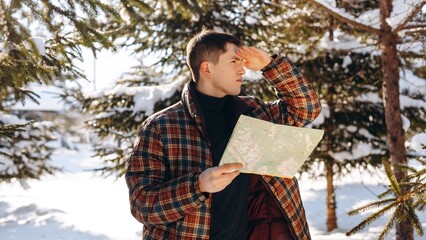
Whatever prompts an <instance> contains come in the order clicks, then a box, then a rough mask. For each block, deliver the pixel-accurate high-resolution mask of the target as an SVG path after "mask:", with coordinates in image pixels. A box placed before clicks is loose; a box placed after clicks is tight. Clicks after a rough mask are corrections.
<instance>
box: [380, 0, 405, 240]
mask: <svg viewBox="0 0 426 240" xmlns="http://www.w3.org/2000/svg"><path fill="white" fill-rule="evenodd" d="M391 11H392V1H390V0H380V17H381V30H382V31H383V33H382V36H381V39H380V40H381V48H382V56H381V60H382V72H383V89H382V90H383V101H384V107H385V120H386V129H387V137H386V138H387V144H388V148H389V154H390V160H391V164H392V165H393V166H394V173H395V176H396V178H397V180H398V182H400V181H401V179H402V178H404V176H406V172H405V171H401V170H400V169H398V168H396V167H395V165H396V164H406V163H407V158H406V152H405V147H404V142H405V136H404V131H403V129H402V118H401V109H400V102H399V61H398V55H397V49H396V44H397V39H398V35H397V34H394V33H393V32H392V28H391V27H390V26H389V24H388V23H387V22H386V19H387V18H388V17H389V16H390V13H391ZM408 191H409V189H404V190H403V192H405V193H407V192H408ZM396 239H397V240H402V239H407V240H410V239H413V227H412V226H411V224H410V222H409V221H408V220H403V221H402V222H400V223H397V224H396Z"/></svg>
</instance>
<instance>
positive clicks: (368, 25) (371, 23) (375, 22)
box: [309, 0, 381, 35]
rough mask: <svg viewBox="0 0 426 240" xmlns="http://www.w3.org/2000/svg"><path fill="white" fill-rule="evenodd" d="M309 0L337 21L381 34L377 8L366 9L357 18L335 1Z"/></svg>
mask: <svg viewBox="0 0 426 240" xmlns="http://www.w3.org/2000/svg"><path fill="white" fill-rule="evenodd" d="M309 1H310V2H312V3H313V4H315V5H317V6H318V7H320V8H321V9H323V10H325V11H326V12H327V13H328V14H330V15H331V16H333V17H334V18H336V19H337V20H339V21H342V22H344V23H348V24H350V25H352V26H353V27H355V28H357V29H360V30H363V31H367V32H371V33H375V34H377V35H381V31H380V29H379V24H380V16H379V10H378V9H376V10H372V11H367V12H365V13H364V14H362V15H361V16H359V17H358V19H357V18H356V17H355V16H353V15H351V14H349V13H347V12H346V11H345V10H344V9H341V8H339V7H337V6H336V2H335V1H333V0H309Z"/></svg>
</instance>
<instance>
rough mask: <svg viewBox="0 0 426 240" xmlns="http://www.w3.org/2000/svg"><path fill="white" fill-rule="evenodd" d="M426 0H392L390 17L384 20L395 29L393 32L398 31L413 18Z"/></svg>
mask: <svg viewBox="0 0 426 240" xmlns="http://www.w3.org/2000/svg"><path fill="white" fill-rule="evenodd" d="M425 4H426V0H423V1H419V0H404V1H401V0H400V1H394V2H393V11H392V13H391V17H390V18H388V19H387V20H386V21H387V22H388V24H389V25H390V26H391V27H392V29H395V31H394V32H399V31H401V30H402V29H405V26H407V25H408V24H409V23H410V22H411V21H412V20H413V18H414V17H415V16H416V15H417V14H418V13H419V12H420V11H421V10H422V8H423V6H425Z"/></svg>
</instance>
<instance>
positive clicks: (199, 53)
mask: <svg viewBox="0 0 426 240" xmlns="http://www.w3.org/2000/svg"><path fill="white" fill-rule="evenodd" d="M226 43H233V44H235V45H237V46H241V42H240V40H239V39H238V38H236V37H235V36H233V35H231V34H227V33H217V32H214V31H212V30H206V29H203V30H202V31H201V32H200V33H198V34H196V35H195V36H194V37H193V38H192V39H191V40H190V41H189V42H188V45H187V46H186V63H187V64H188V66H189V68H190V70H191V73H192V78H193V80H194V81H195V82H197V81H198V80H199V79H200V65H201V63H202V62H203V61H209V62H212V63H214V64H217V63H218V62H219V56H220V55H221V54H223V53H225V52H226Z"/></svg>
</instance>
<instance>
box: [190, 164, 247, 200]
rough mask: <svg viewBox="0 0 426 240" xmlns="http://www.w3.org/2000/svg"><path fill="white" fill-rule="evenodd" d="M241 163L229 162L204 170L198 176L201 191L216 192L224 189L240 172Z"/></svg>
mask: <svg viewBox="0 0 426 240" xmlns="http://www.w3.org/2000/svg"><path fill="white" fill-rule="evenodd" d="M242 167H243V165H242V164H241V163H228V164H224V165H222V166H218V167H211V168H208V169H206V170H204V171H203V172H202V173H201V174H200V175H199V177H198V185H199V188H200V190H201V192H207V193H215V192H220V191H222V190H223V189H224V188H225V187H226V186H228V185H229V184H230V183H231V182H232V180H234V178H236V177H237V176H238V174H240V171H239V170H240V169H241V168H242Z"/></svg>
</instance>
